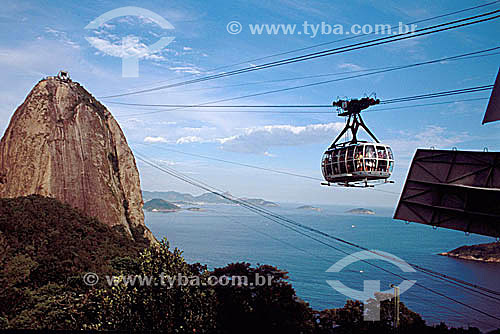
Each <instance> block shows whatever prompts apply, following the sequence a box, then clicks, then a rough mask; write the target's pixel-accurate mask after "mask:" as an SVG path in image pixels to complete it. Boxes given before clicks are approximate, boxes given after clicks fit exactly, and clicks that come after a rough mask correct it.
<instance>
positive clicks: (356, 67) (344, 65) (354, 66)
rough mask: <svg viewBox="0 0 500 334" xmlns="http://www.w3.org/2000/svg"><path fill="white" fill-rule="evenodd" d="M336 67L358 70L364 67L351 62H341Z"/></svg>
mask: <svg viewBox="0 0 500 334" xmlns="http://www.w3.org/2000/svg"><path fill="white" fill-rule="evenodd" d="M338 68H340V69H347V70H351V71H359V70H362V69H364V68H363V67H361V66H359V65H356V64H353V63H342V64H340V65H338Z"/></svg>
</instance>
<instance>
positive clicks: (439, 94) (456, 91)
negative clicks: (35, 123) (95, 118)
mask: <svg viewBox="0 0 500 334" xmlns="http://www.w3.org/2000/svg"><path fill="white" fill-rule="evenodd" d="M492 89H493V85H483V86H476V87H468V88H461V89H454V90H448V91H442V92H436V93H427V94H420V95H413V96H405V97H399V98H393V99H388V100H381V101H380V104H388V103H400V102H408V101H414V100H423V99H428V98H435V97H443V96H450V95H459V94H467V93H474V92H481V91H485V90H492ZM107 103H112V104H117V105H125V106H135V107H165V108H239V109H241V108H269V109H270V108H304V109H306V108H307V109H309V108H311V109H313V108H314V109H316V108H334V107H333V106H332V105H331V104H274V105H273V104H271V105H251V104H243V105H202V106H198V105H196V104H146V103H126V102H107Z"/></svg>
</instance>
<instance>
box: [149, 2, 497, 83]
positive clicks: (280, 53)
mask: <svg viewBox="0 0 500 334" xmlns="http://www.w3.org/2000/svg"><path fill="white" fill-rule="evenodd" d="M498 2H500V0H497V1H492V2H488V3H485V4H481V5H477V6H473V7H468V8H464V9H460V10H456V11H453V12H449V13H444V14H440V15H437V16H432V17H429V18H425V19H421V20H417V21H413V22H409V23H405V24H406V25H407V26H409V25H412V24H418V23H423V22H428V21H432V20H436V19H440V18H444V17H447V16H452V15H455V14H460V13H464V12H467V11H472V10H475V9H479V8H483V7H487V6H491V5H494V4H497V3H498ZM398 27H399V23H398V24H397V25H393V26H391V28H390V29H391V31H392V29H395V28H398ZM372 34H374V33H373V32H371V33H367V34H365V33H361V34H359V35H355V36H349V37H344V38H340V39H336V40H333V41H329V42H324V43H319V44H315V45H311V46H307V47H303V48H298V49H293V50H289V51H283V52H279V53H274V54H271V55H267V56H263V57H259V58H253V59H247V60H245V61H241V62H238V63H233V64H229V65H222V66H219V67H216V68H212V69H208V70H205V71H202V72H201V73H210V72H213V71H218V70H221V69H225V68H230V67H235V66H238V65H244V64H248V63H250V62H255V61H260V60H265V59H270V58H274V57H278V56H284V55H287V54H292V53H295V52H300V51H305V50H310V49H314V48H318V47H321V46H325V45H329V44H333V43H338V42H342V41H347V40H352V39H357V38H361V37H365V36H369V35H372ZM197 75H198V74H197V73H192V74H189V75H186V76H184V78H189V77H193V76H197ZM174 80H176V79H175V78H171V79H168V80H161V81H157V82H155V83H150V84H149V85H153V84H159V83H164V82H169V81H174Z"/></svg>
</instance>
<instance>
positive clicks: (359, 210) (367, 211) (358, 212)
mask: <svg viewBox="0 0 500 334" xmlns="http://www.w3.org/2000/svg"><path fill="white" fill-rule="evenodd" d="M346 213H350V214H353V215H374V214H375V211H373V210H370V209H365V208H356V209H351V210H348V211H346Z"/></svg>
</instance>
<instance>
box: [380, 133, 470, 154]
mask: <svg viewBox="0 0 500 334" xmlns="http://www.w3.org/2000/svg"><path fill="white" fill-rule="evenodd" d="M400 137H403V138H405V139H397V140H389V141H387V142H386V143H387V144H389V145H390V146H391V147H392V148H393V150H394V151H395V153H396V156H401V157H405V158H408V157H411V156H412V155H413V153H414V152H415V150H416V149H417V148H419V147H420V148H430V147H435V148H436V149H450V148H452V147H454V146H457V145H458V144H460V143H463V142H465V141H468V140H471V139H473V137H472V136H470V135H469V134H468V133H466V132H463V133H455V132H452V131H449V130H448V129H446V128H444V127H440V126H436V125H429V126H427V127H425V128H424V129H423V130H421V131H420V132H417V133H415V132H412V133H410V132H400Z"/></svg>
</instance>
